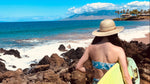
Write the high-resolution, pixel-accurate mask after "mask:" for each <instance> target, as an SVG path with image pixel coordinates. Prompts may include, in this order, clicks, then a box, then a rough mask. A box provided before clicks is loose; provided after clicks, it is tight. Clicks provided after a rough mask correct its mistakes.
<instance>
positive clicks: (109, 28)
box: [92, 19, 124, 36]
mask: <svg viewBox="0 0 150 84" xmlns="http://www.w3.org/2000/svg"><path fill="white" fill-rule="evenodd" d="M123 29H124V27H123V26H116V25H115V22H114V21H113V20H111V19H105V20H103V21H101V23H100V28H99V29H97V30H95V31H93V32H92V35H94V36H110V35H114V34H117V33H119V32H121V31H123Z"/></svg>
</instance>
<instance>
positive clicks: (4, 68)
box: [0, 61, 7, 72]
mask: <svg viewBox="0 0 150 84" xmlns="http://www.w3.org/2000/svg"><path fill="white" fill-rule="evenodd" d="M5 71H7V69H6V67H5V64H4V63H3V62H1V61H0V72H5Z"/></svg>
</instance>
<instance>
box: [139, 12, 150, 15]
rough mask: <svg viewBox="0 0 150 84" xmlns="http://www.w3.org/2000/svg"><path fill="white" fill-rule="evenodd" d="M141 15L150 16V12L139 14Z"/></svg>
mask: <svg viewBox="0 0 150 84" xmlns="http://www.w3.org/2000/svg"><path fill="white" fill-rule="evenodd" d="M139 16H150V13H147V14H139Z"/></svg>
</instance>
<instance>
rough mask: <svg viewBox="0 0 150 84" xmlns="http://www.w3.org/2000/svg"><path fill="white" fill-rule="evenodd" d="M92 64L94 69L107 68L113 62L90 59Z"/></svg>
mask: <svg viewBox="0 0 150 84" xmlns="http://www.w3.org/2000/svg"><path fill="white" fill-rule="evenodd" d="M92 65H93V67H94V68H96V69H103V70H109V69H110V68H111V67H112V66H113V65H115V63H102V62H97V61H93V60H92Z"/></svg>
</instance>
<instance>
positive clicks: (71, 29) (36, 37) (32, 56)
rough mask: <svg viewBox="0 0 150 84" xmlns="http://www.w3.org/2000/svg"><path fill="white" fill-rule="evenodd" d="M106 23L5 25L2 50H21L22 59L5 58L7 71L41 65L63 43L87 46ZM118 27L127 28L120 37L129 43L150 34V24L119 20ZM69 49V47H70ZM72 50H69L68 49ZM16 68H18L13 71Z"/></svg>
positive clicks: (1, 30) (1, 25) (0, 31)
mask: <svg viewBox="0 0 150 84" xmlns="http://www.w3.org/2000/svg"><path fill="white" fill-rule="evenodd" d="M101 21H102V20H82V21H45V22H44V21H43V22H1V23H0V48H4V49H7V50H9V49H11V48H13V49H17V50H18V51H19V52H20V55H21V57H22V58H20V59H18V58H15V57H14V56H11V55H3V53H0V58H1V59H3V60H5V62H4V61H2V62H4V63H5V65H6V68H7V69H9V70H16V69H17V68H21V69H25V68H29V67H30V66H29V65H30V64H31V63H38V62H39V61H40V60H41V59H42V58H43V57H44V56H45V55H49V56H51V54H53V53H57V54H58V55H59V56H61V53H63V52H60V51H59V50H58V47H59V45H60V44H64V45H65V46H66V47H67V46H68V45H71V48H74V49H76V48H77V47H87V46H88V45H89V44H90V42H91V41H92V38H93V37H94V36H92V35H91V32H92V31H94V30H96V29H98V28H99V24H100V22H101ZM115 23H116V26H124V27H125V30H124V31H123V32H121V33H119V37H120V38H121V39H123V40H126V41H131V40H132V39H133V38H141V37H145V34H147V33H148V32H150V31H149V28H150V26H149V24H150V23H149V21H115ZM67 49H68V48H67ZM68 50H69V49H68ZM12 65H15V66H16V67H17V68H12V67H11V66H12Z"/></svg>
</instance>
